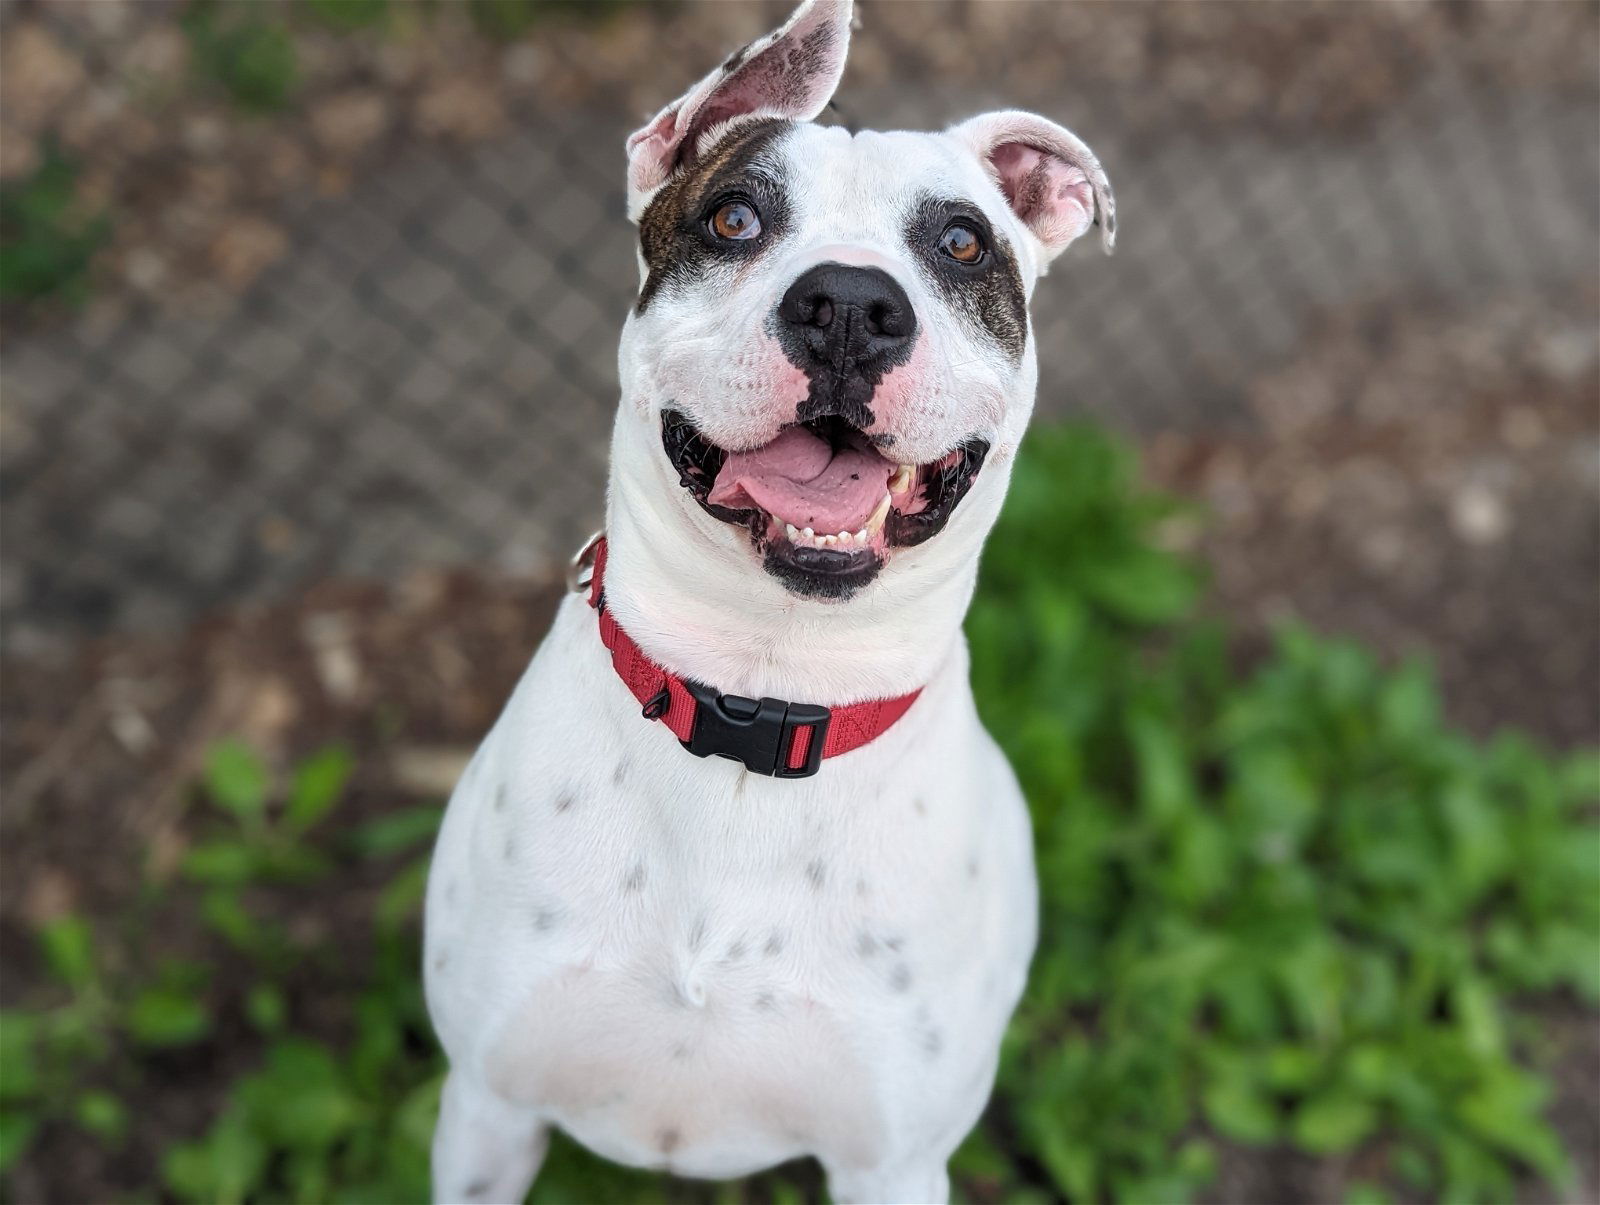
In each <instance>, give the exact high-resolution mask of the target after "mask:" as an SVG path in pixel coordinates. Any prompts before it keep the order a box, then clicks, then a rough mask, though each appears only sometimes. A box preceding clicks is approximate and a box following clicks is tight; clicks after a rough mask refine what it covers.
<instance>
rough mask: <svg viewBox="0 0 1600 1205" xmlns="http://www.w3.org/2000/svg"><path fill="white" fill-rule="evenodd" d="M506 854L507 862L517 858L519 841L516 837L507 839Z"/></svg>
mask: <svg viewBox="0 0 1600 1205" xmlns="http://www.w3.org/2000/svg"><path fill="white" fill-rule="evenodd" d="M504 853H505V856H506V861H507V862H509V861H511V860H512V859H513V858H515V857H516V856H517V839H516V838H515V837H511V836H508V837H507V838H506V843H505V850H504Z"/></svg>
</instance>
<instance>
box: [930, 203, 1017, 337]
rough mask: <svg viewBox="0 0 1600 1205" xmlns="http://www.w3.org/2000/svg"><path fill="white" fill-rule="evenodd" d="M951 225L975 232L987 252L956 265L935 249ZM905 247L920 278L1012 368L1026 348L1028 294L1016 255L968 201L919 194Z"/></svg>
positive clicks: (1003, 238)
mask: <svg viewBox="0 0 1600 1205" xmlns="http://www.w3.org/2000/svg"><path fill="white" fill-rule="evenodd" d="M953 221H960V222H962V223H964V224H965V225H968V226H971V227H972V228H973V229H974V230H976V231H977V232H978V236H979V237H980V238H981V239H982V240H983V244H984V246H985V247H986V248H988V253H987V254H986V255H985V256H984V257H983V259H981V260H980V261H979V262H977V263H976V264H963V263H957V262H956V261H955V260H953V259H951V258H950V257H949V256H948V255H945V254H944V253H943V252H942V251H940V250H939V236H940V235H942V234H943V233H944V231H945V227H947V226H948V225H949V224H950V223H951V222H953ZM906 244H907V245H908V246H909V247H910V248H911V252H912V254H913V256H914V257H915V259H916V264H917V269H918V270H919V271H920V272H921V273H922V275H923V278H924V279H925V280H927V282H928V283H929V284H930V285H932V286H933V287H934V288H935V289H937V290H938V291H939V293H940V295H941V296H943V297H944V299H945V300H946V301H947V302H949V303H950V307H951V309H953V310H954V311H955V312H956V313H957V314H960V315H961V316H962V317H964V318H966V319H967V321H968V322H969V323H970V324H971V325H972V326H973V327H974V328H975V329H976V330H978V331H980V332H984V333H987V334H988V335H989V336H990V337H991V338H992V339H993V340H994V341H995V343H996V344H998V345H999V346H1000V348H1001V350H1003V351H1004V352H1005V353H1006V356H1007V357H1008V358H1009V359H1010V360H1011V362H1012V363H1013V364H1017V363H1020V362H1021V360H1022V353H1023V352H1024V351H1025V350H1026V349H1027V346H1028V296H1027V293H1026V291H1025V290H1024V289H1023V287H1022V276H1021V274H1020V273H1019V272H1018V271H1017V259H1016V254H1015V253H1014V252H1013V251H1012V249H1011V244H1010V243H1009V242H1007V241H1006V237H1005V235H1003V234H1001V233H1000V232H999V231H998V230H996V229H994V228H993V227H992V226H990V225H989V221H988V219H987V218H985V217H984V216H983V211H982V210H981V209H979V208H978V206H976V205H974V204H973V203H972V202H970V201H963V200H956V199H951V198H942V197H936V196H933V195H932V194H929V193H923V194H922V195H920V196H919V197H918V198H917V200H916V202H915V203H914V204H913V205H912V208H911V212H910V213H909V214H907V215H906Z"/></svg>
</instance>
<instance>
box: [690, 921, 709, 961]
mask: <svg viewBox="0 0 1600 1205" xmlns="http://www.w3.org/2000/svg"><path fill="white" fill-rule="evenodd" d="M707 927H708V926H707V923H706V918H705V916H704V915H703V914H702V915H700V916H697V917H696V918H695V922H694V928H692V929H690V930H689V951H690V953H697V952H698V951H699V949H700V947H701V946H703V945H705V944H706V929H707Z"/></svg>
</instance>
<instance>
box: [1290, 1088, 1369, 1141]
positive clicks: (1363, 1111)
mask: <svg viewBox="0 0 1600 1205" xmlns="http://www.w3.org/2000/svg"><path fill="white" fill-rule="evenodd" d="M1377 1123H1378V1113H1377V1110H1376V1109H1375V1108H1373V1106H1372V1104H1371V1102H1369V1101H1366V1100H1363V1099H1361V1098H1360V1097H1358V1096H1356V1095H1354V1094H1353V1093H1348V1092H1341V1091H1338V1090H1335V1091H1331V1092H1327V1093H1324V1094H1323V1095H1321V1096H1318V1097H1315V1098H1313V1099H1312V1100H1310V1101H1308V1102H1306V1103H1305V1104H1304V1105H1302V1106H1301V1107H1300V1109H1299V1111H1298V1112H1297V1113H1296V1114H1295V1116H1294V1124H1293V1126H1292V1128H1291V1133H1292V1135H1293V1137H1294V1140H1295V1142H1296V1143H1298V1144H1299V1145H1300V1146H1302V1147H1304V1148H1305V1149H1306V1150H1308V1151H1311V1152H1312V1153H1313V1154H1317V1155H1326V1154H1331V1153H1333V1152H1335V1151H1346V1150H1349V1149H1350V1148H1351V1147H1353V1146H1354V1145H1355V1144H1356V1143H1358V1142H1360V1141H1361V1140H1362V1139H1363V1138H1365V1137H1366V1136H1367V1135H1368V1134H1370V1133H1371V1132H1372V1130H1373V1128H1374V1127H1375V1126H1376V1125H1377Z"/></svg>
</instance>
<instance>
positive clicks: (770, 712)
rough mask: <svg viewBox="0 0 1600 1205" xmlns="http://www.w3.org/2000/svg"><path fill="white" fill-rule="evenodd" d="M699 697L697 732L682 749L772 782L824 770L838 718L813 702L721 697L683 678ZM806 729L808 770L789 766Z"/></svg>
mask: <svg viewBox="0 0 1600 1205" xmlns="http://www.w3.org/2000/svg"><path fill="white" fill-rule="evenodd" d="M683 685H684V689H685V690H687V691H688V692H689V693H690V694H691V695H693V696H694V701H695V704H696V706H695V710H694V728H693V730H692V731H691V732H690V733H689V739H688V740H686V741H684V742H682V743H683V747H684V748H685V749H687V750H688V751H689V752H690V753H693V754H694V755H695V756H696V757H711V756H716V757H728V758H732V759H733V760H734V761H737V762H743V763H744V767H745V769H747V770H754V771H755V772H756V773H757V774H766V775H769V776H771V777H773V778H810V777H811V776H812V775H813V774H815V773H816V772H817V767H819V766H820V765H822V744H823V741H824V739H825V738H826V737H827V735H828V722H829V720H831V719H832V718H833V713H832V712H830V711H829V710H828V709H827V708H826V707H816V706H813V705H811V704H809V703H785V702H784V701H783V700H782V699H746V698H744V697H743V696H741V695H719V694H718V693H717V692H716V691H714V690H712V689H711V688H710V687H709V686H701V685H700V683H698V682H691V681H689V680H688V679H684V683H683ZM801 728H809V729H811V743H810V745H808V746H807V747H806V760H805V764H804V765H803V766H799V767H798V768H795V769H790V767H789V764H788V763H789V750H790V748H791V747H792V746H793V742H794V739H795V734H796V732H797V730H799V729H801Z"/></svg>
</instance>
